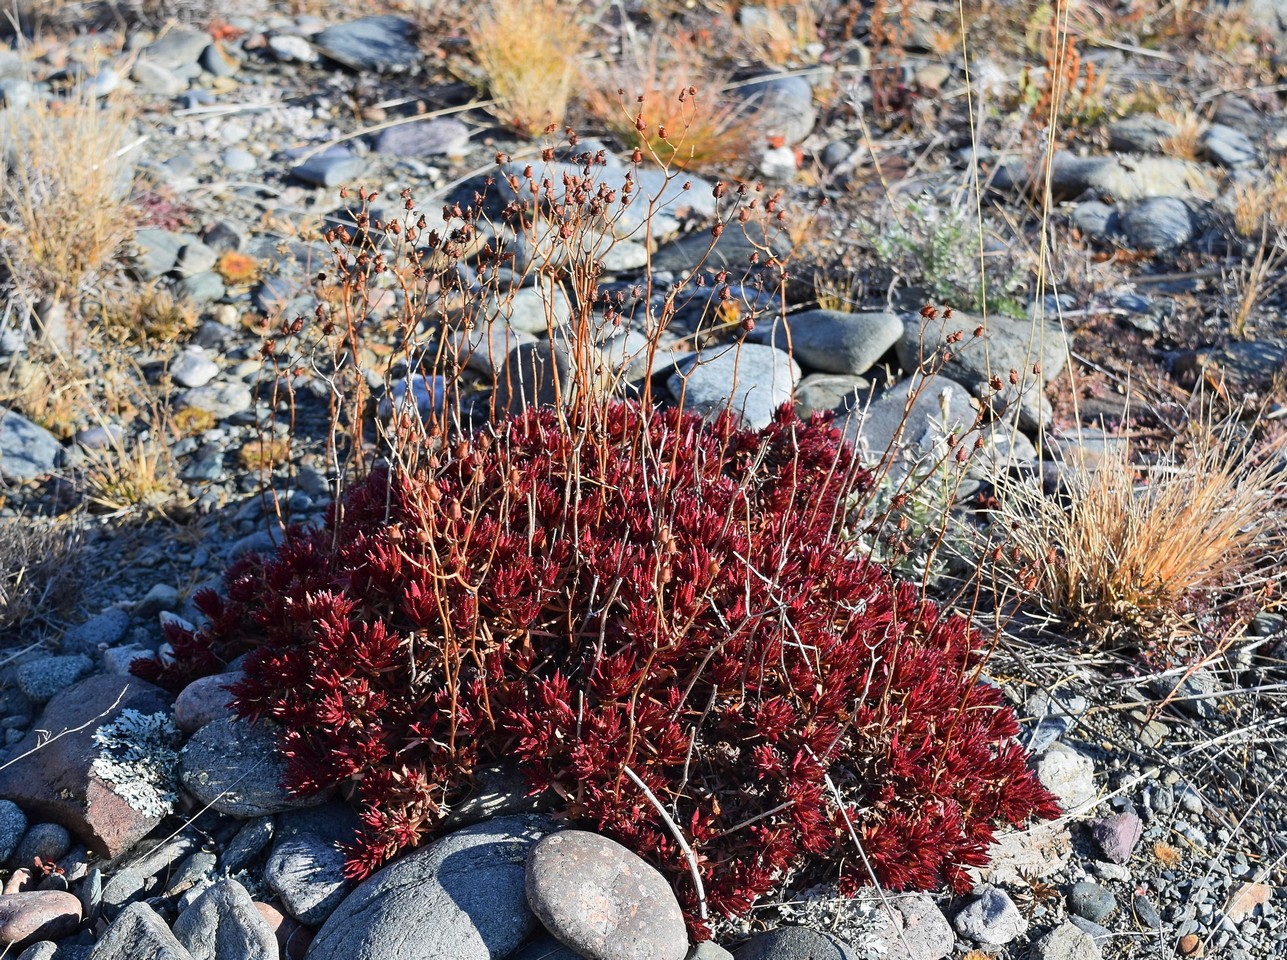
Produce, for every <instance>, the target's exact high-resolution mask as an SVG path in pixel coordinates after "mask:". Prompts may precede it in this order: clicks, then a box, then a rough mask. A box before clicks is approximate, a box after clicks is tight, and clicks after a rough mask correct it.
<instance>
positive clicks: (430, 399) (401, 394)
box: [376, 373, 447, 420]
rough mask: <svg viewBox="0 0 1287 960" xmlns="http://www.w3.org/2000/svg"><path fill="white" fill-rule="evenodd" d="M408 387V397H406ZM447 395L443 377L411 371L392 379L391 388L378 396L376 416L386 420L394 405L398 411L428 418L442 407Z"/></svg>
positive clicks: (423, 418)
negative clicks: (399, 378) (409, 374)
mask: <svg viewBox="0 0 1287 960" xmlns="http://www.w3.org/2000/svg"><path fill="white" fill-rule="evenodd" d="M408 387H410V393H411V396H410V398H408V397H407V392H408ZM446 395H447V381H446V379H445V378H443V377H426V376H424V375H423V374H419V373H413V374H411V376H409V377H404V378H403V379H401V380H397V381H394V383H393V387H392V389H390V390H389V392H388V393H387V394H386V395H385V396H383V397H381V398H380V403H379V405H378V406H377V407H376V416H378V417H379V418H380V419H381V420H388V419H389V418H390V417H391V416H393V411H394V408H395V407H396V408H397V410H398V411H399V413H401V414H406V415H410V414H412V413H415V415H416V417H417V418H418V419H420V420H428V419H429V418H431V417H432V416H433V415H434V413H435V412H437V411H438V410H441V409H442V403H443V399H444V398H445V397H446Z"/></svg>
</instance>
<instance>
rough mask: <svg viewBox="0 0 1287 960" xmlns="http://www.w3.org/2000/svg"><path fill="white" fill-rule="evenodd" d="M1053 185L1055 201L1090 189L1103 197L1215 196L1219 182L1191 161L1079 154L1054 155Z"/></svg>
mask: <svg viewBox="0 0 1287 960" xmlns="http://www.w3.org/2000/svg"><path fill="white" fill-rule="evenodd" d="M1050 188H1051V191H1052V193H1053V195H1054V198H1055V199H1056V200H1075V199H1077V198H1078V197H1080V196H1082V194H1085V193H1087V192H1090V193H1093V194H1096V195H1098V196H1099V197H1100V198H1102V199H1108V200H1116V201H1118V202H1119V203H1120V202H1125V201H1127V200H1141V199H1143V198H1145V197H1189V196H1195V195H1196V196H1214V195H1215V194H1216V192H1217V190H1216V182H1215V180H1214V179H1212V177H1211V175H1210V174H1209V173H1207V172H1206V171H1205V170H1203V169H1202V167H1201V166H1200V165H1199V164H1197V163H1194V162H1193V161H1191V160H1180V159H1177V158H1175V157H1149V156H1129V157H1079V156H1076V155H1075V154H1071V153H1067V152H1063V151H1060V152H1059V153H1056V154H1055V158H1054V162H1053V166H1052V170H1051V180H1050Z"/></svg>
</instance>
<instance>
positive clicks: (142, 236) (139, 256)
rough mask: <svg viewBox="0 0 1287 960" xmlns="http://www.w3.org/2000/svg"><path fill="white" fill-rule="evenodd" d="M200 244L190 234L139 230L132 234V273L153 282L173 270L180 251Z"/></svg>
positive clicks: (153, 229) (196, 238)
mask: <svg viewBox="0 0 1287 960" xmlns="http://www.w3.org/2000/svg"><path fill="white" fill-rule="evenodd" d="M200 242H201V241H200V238H198V237H196V236H195V235H193V234H190V233H175V232H174V231H172V230H160V229H157V228H153V227H149V228H147V229H144V230H139V231H138V232H137V233H135V234H134V246H133V257H132V262H133V264H134V271H135V272H136V273H137V274H138V275H139V276H140V277H141V278H142V279H144V280H155V279H156V278H157V277H160V276H162V275H163V274H166V273H169V272H170V271H171V270H173V269H174V265H175V264H176V263H178V262H179V251H180V250H182V249H183V248H184V247H185V246H188V245H190V244H194V243H200Z"/></svg>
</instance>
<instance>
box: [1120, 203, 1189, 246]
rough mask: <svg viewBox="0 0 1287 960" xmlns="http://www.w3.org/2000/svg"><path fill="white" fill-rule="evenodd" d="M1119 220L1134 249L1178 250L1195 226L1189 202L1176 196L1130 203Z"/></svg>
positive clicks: (1127, 240)
mask: <svg viewBox="0 0 1287 960" xmlns="http://www.w3.org/2000/svg"><path fill="white" fill-rule="evenodd" d="M1119 222H1120V224H1121V229H1122V232H1123V233H1125V234H1126V242H1127V243H1129V244H1130V246H1131V248H1132V249H1134V250H1143V251H1149V252H1156V253H1170V252H1173V251H1175V250H1178V249H1179V248H1180V247H1182V246H1184V245H1185V244H1186V243H1188V242H1189V241H1190V240H1191V239H1193V235H1194V233H1195V230H1196V222H1195V218H1194V216H1193V213H1192V211H1191V210H1190V209H1189V206H1188V204H1187V203H1186V202H1185V201H1183V200H1180V199H1178V198H1176V197H1152V198H1150V199H1148V200H1141V201H1139V202H1138V203H1134V204H1131V205H1130V206H1128V207H1127V208H1126V210H1124V211H1123V212H1122V213H1121V215H1120V221H1119Z"/></svg>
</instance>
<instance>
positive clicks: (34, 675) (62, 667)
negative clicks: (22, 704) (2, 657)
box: [16, 653, 94, 703]
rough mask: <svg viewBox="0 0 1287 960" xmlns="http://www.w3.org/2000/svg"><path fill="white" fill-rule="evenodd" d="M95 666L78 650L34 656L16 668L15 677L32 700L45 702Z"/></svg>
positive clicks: (19, 686) (21, 688)
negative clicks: (46, 655)
mask: <svg viewBox="0 0 1287 960" xmlns="http://www.w3.org/2000/svg"><path fill="white" fill-rule="evenodd" d="M93 669H94V661H93V660H91V659H90V658H89V657H87V656H85V655H84V654H81V653H72V654H64V655H62V656H52V657H37V658H36V659H35V660H28V661H27V662H26V663H24V664H23V665H22V666H20V667H19V668H18V672H17V676H16V679H17V681H18V689H19V690H21V691H22V692H23V693H24V694H25V695H26V697H27V699H28V700H30V701H31V702H32V703H44V702H45V701H46V700H48V699H50V698H51V697H53V696H54V695H55V694H57V693H59V692H61V691H63V690H65V689H67V688H68V687H70V686H71V685H72V684H73V683H75V682H76V681H77V680H79V679H80V678H81V677H84V676H86V675H88V674H89V672H90V671H91V670H93Z"/></svg>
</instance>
